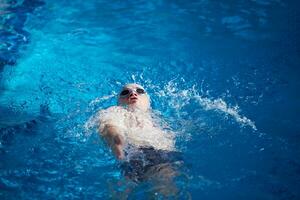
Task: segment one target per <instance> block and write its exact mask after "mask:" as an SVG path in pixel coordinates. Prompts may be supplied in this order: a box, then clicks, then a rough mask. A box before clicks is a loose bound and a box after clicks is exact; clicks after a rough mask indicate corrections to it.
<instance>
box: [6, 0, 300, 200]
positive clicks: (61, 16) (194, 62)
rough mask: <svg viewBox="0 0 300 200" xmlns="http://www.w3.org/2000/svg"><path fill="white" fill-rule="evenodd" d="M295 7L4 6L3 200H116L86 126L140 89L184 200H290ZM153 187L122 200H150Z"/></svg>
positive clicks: (21, 2) (295, 188) (35, 1)
mask: <svg viewBox="0 0 300 200" xmlns="http://www.w3.org/2000/svg"><path fill="white" fill-rule="evenodd" d="M299 9H300V5H299V3H298V1H292V0H290V1H281V0H251V1H229V0H227V1H222V2H221V1H220V2H218V1H207V0H202V1H200V0H199V1H179V0H177V1H162V0H159V1H144V0H136V1H115V2H114V3H112V2H109V1H98V0H97V1H96V0H90V1H78V0H74V1H66V0H59V1H58V0H51V1H50V0H45V1H42V0H17V1H12V0H4V1H1V2H0V39H1V43H0V159H1V162H0V198H1V199H108V198H112V197H114V196H118V195H120V194H121V193H122V192H124V190H125V189H124V188H126V184H128V183H126V180H124V178H123V176H122V173H121V171H120V167H119V163H118V162H117V161H116V160H115V158H114V157H113V155H112V153H111V152H110V151H109V150H108V148H107V146H106V144H105V143H104V142H103V141H102V140H101V138H100V137H99V136H98V134H97V131H96V129H95V125H94V122H93V117H94V116H95V114H96V113H97V111H98V110H100V109H104V108H107V107H109V106H112V105H115V104H116V98H115V96H116V94H117V92H118V91H119V89H120V87H121V86H122V85H123V84H124V83H128V82H137V83H140V84H142V85H143V86H145V88H146V90H147V91H148V93H149V95H150V96H151V100H152V103H151V104H152V107H153V108H154V109H155V110H156V112H159V113H160V115H161V116H162V118H163V119H164V120H165V121H166V122H167V123H168V124H169V125H170V128H171V129H172V130H173V131H174V132H175V133H176V146H177V149H178V150H180V151H181V152H182V156H183V160H184V166H183V167H182V169H181V174H182V175H181V176H180V177H178V179H177V180H176V184H177V187H178V188H179V189H180V193H179V194H178V198H179V199H190V198H192V199H299V198H300V192H299V186H300V175H299V174H300V158H299V155H300V147H299V144H300V135H299V134H300V120H299V119H300V118H299V116H298V114H299V113H300V106H299V105H300V104H299V99H300V95H299V91H300V81H299V77H300V76H299V75H300V68H299V63H300V59H299V58H300V57H299V54H300V49H299V47H300V40H299V39H298V37H299V34H300V30H299V28H300V24H299V23H300V16H299V15H300V12H299ZM297 36H298V37H297ZM151 187H153V186H151V185H147V184H146V183H141V184H139V185H138V186H137V187H136V188H135V190H133V191H132V192H131V193H130V194H129V199H148V197H149V195H151V194H150V193H151V190H152V188H151ZM155 198H157V199H159V198H160V197H159V196H156V197H155Z"/></svg>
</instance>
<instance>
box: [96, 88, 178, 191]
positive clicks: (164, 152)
mask: <svg viewBox="0 0 300 200" xmlns="http://www.w3.org/2000/svg"><path fill="white" fill-rule="evenodd" d="M99 115H100V126H99V133H100V135H101V136H102V137H103V138H104V139H105V140H106V141H107V143H108V144H109V146H110V147H111V149H112V151H113V152H114V154H115V156H116V158H117V159H119V160H120V161H122V162H123V164H122V168H123V170H124V171H125V176H126V177H128V178H129V179H131V180H134V181H144V180H152V181H154V182H159V183H161V184H160V185H161V186H162V187H164V188H163V189H162V190H161V191H162V193H168V194H169V193H170V191H169V190H170V189H174V187H170V185H172V184H169V183H170V182H172V179H173V178H174V176H175V174H176V170H174V169H173V168H172V167H171V164H170V163H171V162H174V160H176V157H177V156H176V155H177V154H176V153H178V152H176V149H175V142H174V137H173V135H172V134H171V133H169V132H167V131H165V130H162V129H161V128H160V126H159V125H157V123H155V119H154V118H153V114H152V112H151V107H150V98H149V96H148V94H147V92H146V90H145V89H144V88H143V87H142V86H141V85H138V84H135V83H132V84H127V85H125V86H124V87H123V88H122V90H121V91H120V93H119V95H118V105H117V106H112V107H109V108H107V109H105V110H102V111H100V113H99ZM167 182H168V183H167ZM166 185H168V186H166ZM156 186H157V185H156ZM166 191H168V192H166Z"/></svg>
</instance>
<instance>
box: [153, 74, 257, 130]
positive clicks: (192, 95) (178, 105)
mask: <svg viewBox="0 0 300 200" xmlns="http://www.w3.org/2000/svg"><path fill="white" fill-rule="evenodd" d="M184 84H185V80H184V79H183V78H181V79H180V80H178V78H175V79H173V80H171V81H169V82H168V83H167V84H166V85H165V86H164V89H163V90H161V91H159V92H158V93H157V94H158V95H159V96H161V97H163V96H165V97H169V98H170V100H169V101H168V105H169V106H172V107H173V108H174V109H175V110H177V111H178V112H179V113H180V112H182V108H183V107H184V106H186V105H188V104H190V102H191V100H195V101H196V102H197V103H198V105H199V106H201V107H202V108H203V109H204V110H216V111H219V112H221V113H224V114H225V115H229V116H231V117H233V119H234V120H235V121H237V122H238V123H239V124H240V125H242V126H249V127H251V128H252V129H253V130H255V131H257V128H256V126H255V123H254V122H253V121H252V120H250V119H249V118H247V117H246V116H243V115H242V114H240V113H241V109H240V107H239V106H238V105H235V106H230V105H228V103H226V102H225V100H223V99H221V98H217V99H213V98H210V97H203V96H202V95H200V94H199V93H198V90H197V89H196V85H193V86H192V87H190V89H179V85H184ZM201 88H202V87H201ZM200 91H203V90H202V89H201V90H200ZM207 94H208V92H206V96H207Z"/></svg>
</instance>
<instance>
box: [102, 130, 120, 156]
mask: <svg viewBox="0 0 300 200" xmlns="http://www.w3.org/2000/svg"><path fill="white" fill-rule="evenodd" d="M99 132H100V133H101V135H102V136H103V137H104V139H105V140H106V141H107V143H108V144H109V146H110V147H111V149H112V150H113V152H114V154H115V156H116V157H117V158H118V159H119V160H122V159H124V151H123V147H124V138H123V136H122V135H121V134H120V130H119V129H118V127H117V126H114V125H112V124H105V125H104V128H103V129H102V130H100V129H99Z"/></svg>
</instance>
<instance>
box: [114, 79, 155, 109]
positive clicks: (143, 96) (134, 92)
mask: <svg viewBox="0 0 300 200" xmlns="http://www.w3.org/2000/svg"><path fill="white" fill-rule="evenodd" d="M118 104H119V105H126V106H128V107H130V108H139V109H141V110H144V111H146V110H148V109H149V108H150V100H149V97H148V95H147V93H146V91H145V89H144V88H143V87H142V86H140V85H138V84H127V85H125V86H124V87H123V89H122V90H121V92H120V93H119V99H118Z"/></svg>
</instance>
